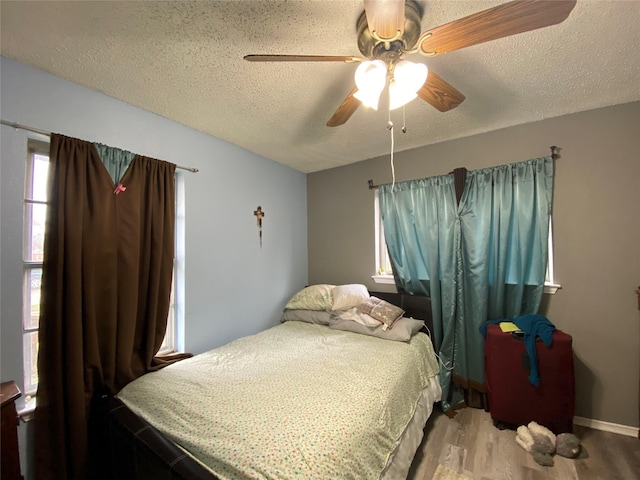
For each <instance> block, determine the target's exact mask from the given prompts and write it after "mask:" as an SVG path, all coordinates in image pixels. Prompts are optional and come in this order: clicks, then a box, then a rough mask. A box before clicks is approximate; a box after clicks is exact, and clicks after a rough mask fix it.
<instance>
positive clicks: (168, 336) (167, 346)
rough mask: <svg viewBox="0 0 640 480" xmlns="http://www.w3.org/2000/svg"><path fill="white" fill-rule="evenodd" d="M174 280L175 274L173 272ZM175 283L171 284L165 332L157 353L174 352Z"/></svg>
mask: <svg viewBox="0 0 640 480" xmlns="http://www.w3.org/2000/svg"><path fill="white" fill-rule="evenodd" d="M174 278H175V272H174ZM175 283H176V282H172V284H171V299H170V300H169V314H168V315H167V331H166V332H165V334H164V339H163V340H162V345H160V350H158V353H169V352H173V351H175V349H176V348H175V328H176V326H175V325H176V302H175V298H176V296H175V292H174V289H175Z"/></svg>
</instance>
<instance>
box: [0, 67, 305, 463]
mask: <svg viewBox="0 0 640 480" xmlns="http://www.w3.org/2000/svg"><path fill="white" fill-rule="evenodd" d="M0 61H1V64H0V74H1V79H0V80H1V83H0V89H1V90H0V95H1V96H0V100H1V103H2V112H1V113H2V119H3V120H8V121H12V122H17V123H21V124H25V125H29V126H32V127H36V128H39V129H42V130H46V131H54V132H57V133H62V134H64V135H68V136H72V137H77V138H81V139H84V140H90V141H97V142H100V143H104V144H106V145H110V146H113V147H119V148H122V149H125V150H129V151H132V152H135V153H140V154H143V155H147V156H150V157H154V158H159V159H162V160H167V161H171V162H174V163H177V164H181V165H188V166H192V167H197V168H199V169H200V172H199V173H185V172H182V173H180V175H183V176H184V184H185V189H186V190H185V204H186V212H185V216H186V232H185V237H186V238H185V242H186V244H185V255H186V258H185V260H186V262H185V263H186V264H185V291H186V300H185V346H186V350H187V351H190V352H193V353H199V352H202V351H204V350H208V349H211V348H213V347H216V346H218V345H221V344H223V343H226V342H228V341H229V340H232V339H234V338H237V337H240V336H244V335H246V334H251V333H255V332H258V331H260V330H264V329H265V328H267V327H269V326H272V325H274V324H276V323H278V322H279V320H280V314H281V313H282V309H283V307H284V305H285V303H286V302H287V300H288V299H289V298H290V297H291V295H292V294H293V293H294V292H295V291H297V290H299V289H300V288H302V287H303V286H304V285H305V284H306V283H307V218H306V215H307V212H306V176H305V175H304V174H303V173H300V172H298V171H296V170H293V169H291V168H289V167H285V166H283V165H281V164H279V163H275V162H272V161H270V160H267V159H265V158H262V157H259V156H257V155H255V154H253V153H250V152H248V151H246V150H244V149H241V148H239V147H237V146H234V145H231V144H229V143H226V142H223V141H221V140H219V139H216V138H213V137H211V136H208V135H205V134H203V133H201V132H198V131H195V130H193V129H190V128H187V127H185V126H182V125H180V124H177V123H175V122H171V121H169V120H166V119H164V118H162V117H159V116H157V115H154V114H152V113H149V112H146V111H143V110H141V109H138V108H135V107H133V106H131V105H128V104H125V103H123V102H120V101H118V100H115V99H113V98H110V97H107V96H105V95H103V94H101V93H98V92H95V91H91V90H88V89H86V88H84V87H81V86H79V85H77V84H73V83H71V82H68V81H66V80H62V79H60V78H57V77H54V76H52V75H49V74H47V73H45V72H42V71H39V70H35V69H33V68H31V67H28V66H26V65H23V64H20V63H17V62H15V61H12V60H9V59H6V58H0ZM203 108H204V107H203ZM215 114H216V112H215V111H212V112H211V115H215ZM27 136H28V133H27V132H25V131H23V130H16V129H13V128H11V127H7V126H2V129H1V140H2V150H1V158H0V162H1V163H0V167H1V168H0V188H1V197H0V198H1V222H2V227H1V228H2V230H1V233H2V235H1V242H0V248H1V278H0V281H1V283H0V296H1V316H0V321H1V330H0V333H1V348H2V353H1V358H0V360H1V366H0V377H1V380H2V381H3V382H4V381H8V380H16V382H17V383H18V384H19V386H20V387H21V388H22V336H21V311H22V310H21V309H22V209H23V205H22V203H23V202H22V199H23V190H24V172H25V159H26V144H27ZM258 205H260V206H262V208H263V210H264V211H265V213H266V216H265V218H264V222H263V247H262V249H261V248H260V244H259V240H258V229H257V226H256V218H255V217H254V216H253V211H254V210H255V209H256V207H257V206H258ZM26 430H27V428H25V427H24V425H23V426H22V427H21V432H20V433H21V442H22V447H23V450H22V462H23V464H25V463H26V458H25V457H26V451H28V449H26V448H25V443H26V440H25V438H27V437H29V436H30V432H27V431H26ZM23 473H27V474H28V473H29V472H28V471H27V472H25V471H24V467H23Z"/></svg>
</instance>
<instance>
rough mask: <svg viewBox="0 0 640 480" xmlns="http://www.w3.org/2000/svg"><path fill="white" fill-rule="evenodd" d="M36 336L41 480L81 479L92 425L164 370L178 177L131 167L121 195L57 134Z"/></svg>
mask: <svg viewBox="0 0 640 480" xmlns="http://www.w3.org/2000/svg"><path fill="white" fill-rule="evenodd" d="M50 162H51V163H50V170H49V171H50V176H49V179H50V182H51V183H50V187H49V195H50V196H49V198H50V201H51V203H50V206H49V208H48V213H47V225H46V228H47V230H46V232H47V233H46V238H45V251H44V265H43V276H42V305H41V317H40V330H39V343H40V346H39V356H38V374H39V385H38V393H37V410H36V416H35V417H36V418H35V426H36V431H35V447H36V465H35V467H36V478H38V479H39V480H40V479H42V480H44V479H84V478H87V475H88V464H87V459H88V432H87V425H88V417H89V408H90V404H91V401H92V398H93V397H94V396H95V395H96V394H101V393H116V392H118V391H119V390H120V389H121V388H122V387H123V386H125V385H126V384H127V383H129V382H130V381H132V380H134V379H135V378H137V377H139V376H140V375H143V374H145V373H147V372H149V371H151V370H154V369H157V368H160V367H161V366H163V365H164V364H166V361H162V360H158V359H156V358H155V355H156V353H157V352H158V349H159V348H160V345H161V343H162V340H163V337H164V334H165V330H166V324H167V313H168V309H169V299H170V291H171V280H172V278H171V277H172V271H173V257H174V216H175V202H174V196H175V191H174V172H175V165H174V164H171V163H167V162H163V161H160V160H155V159H152V158H147V157H143V156H139V155H137V156H135V157H134V159H133V161H132V162H131V164H130V166H129V168H128V169H127V171H126V172H125V173H124V175H123V177H122V179H121V182H120V183H121V184H122V186H123V188H122V189H117V190H116V188H115V185H114V183H113V181H112V179H111V177H110V176H109V174H108V173H107V170H106V169H105V167H104V165H103V164H102V162H101V159H100V157H99V155H98V152H97V150H96V148H95V147H94V145H93V144H92V143H90V142H86V141H82V140H78V139H73V138H68V137H64V136H62V135H57V134H52V136H51V150H50Z"/></svg>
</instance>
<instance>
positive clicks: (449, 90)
mask: <svg viewBox="0 0 640 480" xmlns="http://www.w3.org/2000/svg"><path fill="white" fill-rule="evenodd" d="M418 96H419V97H420V98H421V99H422V100H424V101H425V102H427V103H428V104H430V105H433V106H434V107H435V108H437V109H438V110H440V111H441V112H448V111H449V110H451V109H454V108H456V107H457V106H458V105H460V104H461V103H462V102H463V101H464V99H465V96H464V95H463V94H462V93H460V92H459V91H458V90H456V89H455V88H453V87H452V86H451V85H449V84H448V83H447V82H445V81H444V80H443V79H442V78H441V77H439V76H438V75H436V74H435V73H433V72H432V71H431V70H429V75H428V76H427V80H426V81H425V82H424V85H422V87H420V90H418Z"/></svg>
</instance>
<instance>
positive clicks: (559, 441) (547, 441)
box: [516, 422, 581, 467]
mask: <svg viewBox="0 0 640 480" xmlns="http://www.w3.org/2000/svg"><path fill="white" fill-rule="evenodd" d="M516 442H517V443H518V445H520V446H521V447H522V448H523V449H525V450H526V451H527V452H529V453H530V454H531V455H533V459H534V460H535V461H536V462H537V463H538V464H540V465H542V466H545V467H551V466H553V455H554V454H558V455H560V456H563V457H567V458H576V457H577V456H578V455H579V453H580V448H581V446H580V440H579V439H578V437H576V436H575V435H574V434H573V433H561V434H559V435H558V436H557V437H556V435H554V434H553V432H552V431H551V430H549V429H548V428H546V427H543V426H542V425H539V424H538V423H536V422H529V424H528V425H526V426H525V425H521V426H520V427H518V429H517V431H516Z"/></svg>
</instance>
